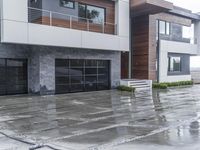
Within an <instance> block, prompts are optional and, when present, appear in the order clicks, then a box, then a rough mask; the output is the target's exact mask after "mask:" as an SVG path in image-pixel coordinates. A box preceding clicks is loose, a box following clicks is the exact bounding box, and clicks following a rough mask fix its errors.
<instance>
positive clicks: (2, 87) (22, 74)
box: [0, 59, 28, 95]
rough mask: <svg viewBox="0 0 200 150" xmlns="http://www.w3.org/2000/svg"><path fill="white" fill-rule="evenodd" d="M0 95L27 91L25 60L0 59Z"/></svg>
mask: <svg viewBox="0 0 200 150" xmlns="http://www.w3.org/2000/svg"><path fill="white" fill-rule="evenodd" d="M0 77H1V78H0V95H6V94H24V93H27V91H28V90H27V89H28V87H27V60H26V59H0Z"/></svg>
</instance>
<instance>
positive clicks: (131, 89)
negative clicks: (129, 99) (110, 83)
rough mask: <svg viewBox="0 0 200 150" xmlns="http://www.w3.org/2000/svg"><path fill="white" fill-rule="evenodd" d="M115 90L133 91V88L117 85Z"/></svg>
mask: <svg viewBox="0 0 200 150" xmlns="http://www.w3.org/2000/svg"><path fill="white" fill-rule="evenodd" d="M117 90H119V91H127V92H135V88H133V87H128V86H118V87H117Z"/></svg>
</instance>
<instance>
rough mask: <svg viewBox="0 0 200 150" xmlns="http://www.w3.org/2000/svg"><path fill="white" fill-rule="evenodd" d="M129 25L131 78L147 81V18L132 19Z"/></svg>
mask: <svg viewBox="0 0 200 150" xmlns="http://www.w3.org/2000/svg"><path fill="white" fill-rule="evenodd" d="M131 24H132V26H133V29H132V39H131V43H132V46H131V50H132V52H131V56H132V68H131V72H132V78H134V79H148V76H149V70H148V60H149V59H148V57H149V45H148V43H149V39H148V37H149V17H148V16H141V17H136V18H134V19H132V22H131Z"/></svg>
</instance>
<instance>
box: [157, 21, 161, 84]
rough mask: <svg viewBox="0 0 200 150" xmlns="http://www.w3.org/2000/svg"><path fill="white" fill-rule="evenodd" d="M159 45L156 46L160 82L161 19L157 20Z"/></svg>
mask: <svg viewBox="0 0 200 150" xmlns="http://www.w3.org/2000/svg"><path fill="white" fill-rule="evenodd" d="M157 26H158V29H157V37H158V38H157V46H156V51H157V82H158V83H159V82H160V65H159V64H160V21H159V20H158V22H157Z"/></svg>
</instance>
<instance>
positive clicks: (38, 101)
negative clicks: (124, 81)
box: [0, 86, 200, 150]
mask: <svg viewBox="0 0 200 150" xmlns="http://www.w3.org/2000/svg"><path fill="white" fill-rule="evenodd" d="M28 149H33V150H34V149H38V150H51V149H54V150H55V149H56V150H100V149H102V150H146V149H148V150H161V149H162V150H177V149H181V150H200V86H193V87H185V88H176V89H169V90H163V91H153V92H137V93H135V94H131V93H126V92H118V91H116V90H111V91H100V92H91V93H77V94H67V95H56V96H44V97H41V96H3V97H0V150H28Z"/></svg>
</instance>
